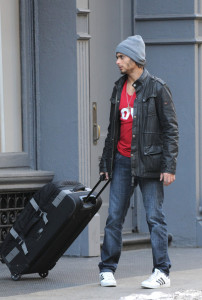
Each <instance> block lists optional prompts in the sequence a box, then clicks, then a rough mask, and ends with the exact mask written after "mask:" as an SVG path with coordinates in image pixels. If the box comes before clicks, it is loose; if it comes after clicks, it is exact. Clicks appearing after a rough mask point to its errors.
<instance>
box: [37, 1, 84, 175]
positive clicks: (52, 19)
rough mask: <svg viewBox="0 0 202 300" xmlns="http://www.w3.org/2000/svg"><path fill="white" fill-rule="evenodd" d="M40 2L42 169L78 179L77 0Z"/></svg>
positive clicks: (39, 91) (40, 165)
mask: <svg viewBox="0 0 202 300" xmlns="http://www.w3.org/2000/svg"><path fill="white" fill-rule="evenodd" d="M37 4H38V41H36V42H38V65H39V77H38V95H37V96H38V105H39V107H40V109H38V111H39V114H40V117H39V118H38V119H39V124H38V126H39V128H40V129H39V130H38V135H39V136H38V147H37V150H38V157H37V158H38V168H39V169H44V170H51V171H54V172H55V178H54V180H61V179H65V178H67V179H71V180H74V179H76V180H78V112H77V62H76V59H77V50H76V38H77V36H76V1H74V0H68V1H66V0H57V1H55V0H40V1H38V2H37Z"/></svg>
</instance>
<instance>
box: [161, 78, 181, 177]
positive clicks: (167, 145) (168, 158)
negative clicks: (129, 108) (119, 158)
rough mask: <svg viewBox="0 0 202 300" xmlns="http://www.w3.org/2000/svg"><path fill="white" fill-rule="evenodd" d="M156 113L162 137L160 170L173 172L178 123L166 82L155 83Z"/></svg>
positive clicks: (174, 169) (174, 170) (175, 160)
mask: <svg viewBox="0 0 202 300" xmlns="http://www.w3.org/2000/svg"><path fill="white" fill-rule="evenodd" d="M157 86H158V87H157V103H156V104H157V105H156V107H157V113H158V118H159V121H160V126H161V131H162V137H163V155H162V162H161V172H162V173H170V174H175V172H176V163H177V155H178V139H179V133H178V123H177V117H176V111H175V107H174V103H173V100H172V95H171V92H170V90H169V88H168V87H167V85H166V84H161V83H157Z"/></svg>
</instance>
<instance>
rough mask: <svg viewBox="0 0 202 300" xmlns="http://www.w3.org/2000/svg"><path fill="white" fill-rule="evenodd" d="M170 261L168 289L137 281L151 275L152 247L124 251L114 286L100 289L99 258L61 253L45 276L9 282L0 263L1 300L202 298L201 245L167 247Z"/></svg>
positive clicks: (27, 276)
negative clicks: (144, 286) (197, 246)
mask: <svg viewBox="0 0 202 300" xmlns="http://www.w3.org/2000/svg"><path fill="white" fill-rule="evenodd" d="M169 254H170V258H171V261H172V269H171V275H170V277H171V288H165V289H160V290H149V289H141V287H140V283H141V281H142V280H144V279H145V278H147V277H148V276H149V275H150V274H151V269H152V255H151V249H140V250H131V251H123V252H122V256H121V259H120V263H119V267H118V269H117V272H116V274H115V277H116V279H117V284H118V285H117V287H115V288H103V287H101V286H100V285H99V283H98V267H97V265H98V263H99V261H100V258H99V257H93V258H80V257H66V256H63V257H62V258H61V259H60V260H59V261H58V263H57V265H56V266H55V268H54V269H53V270H51V271H50V272H49V275H48V277H47V278H45V279H42V278H40V277H39V275H38V274H31V275H23V276H22V278H21V280H20V281H17V282H15V281H12V280H11V278H10V272H9V270H8V269H7V267H6V266H5V265H4V264H1V265H0V268H1V272H0V287H1V288H0V298H1V299H13V300H14V299H29V300H36V299H37V300H38V299H40V300H43V299H50V300H51V299H61V300H63V299H65V300H66V299H68V300H77V299H79V300H84V299H95V300H98V299H103V300H106V299H110V300H119V299H121V300H144V299H158V300H160V299H162V300H170V299H186V300H191V299H195V300H199V299H202V292H201V291H202V248H169Z"/></svg>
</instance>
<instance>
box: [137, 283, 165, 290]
mask: <svg viewBox="0 0 202 300" xmlns="http://www.w3.org/2000/svg"><path fill="white" fill-rule="evenodd" d="M141 287H142V288H144V289H162V288H168V287H170V283H166V284H162V285H158V286H149V285H143V284H142V285H141Z"/></svg>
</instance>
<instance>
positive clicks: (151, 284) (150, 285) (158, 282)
mask: <svg viewBox="0 0 202 300" xmlns="http://www.w3.org/2000/svg"><path fill="white" fill-rule="evenodd" d="M141 287H143V288H147V289H157V288H165V287H170V278H169V277H168V276H166V274H165V273H163V272H161V271H160V270H158V269H154V272H153V273H152V275H151V276H150V277H149V278H148V279H147V280H145V281H143V282H142V284H141Z"/></svg>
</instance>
